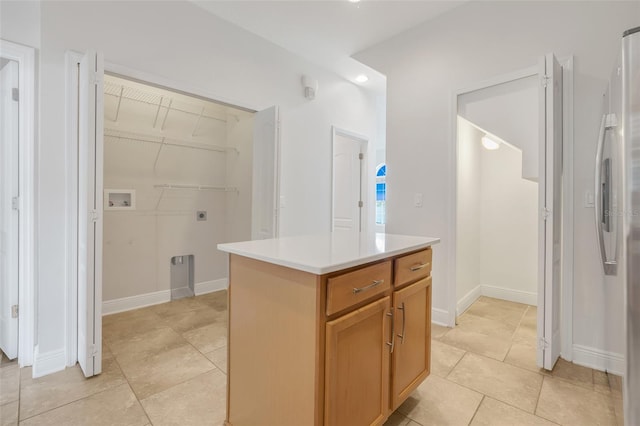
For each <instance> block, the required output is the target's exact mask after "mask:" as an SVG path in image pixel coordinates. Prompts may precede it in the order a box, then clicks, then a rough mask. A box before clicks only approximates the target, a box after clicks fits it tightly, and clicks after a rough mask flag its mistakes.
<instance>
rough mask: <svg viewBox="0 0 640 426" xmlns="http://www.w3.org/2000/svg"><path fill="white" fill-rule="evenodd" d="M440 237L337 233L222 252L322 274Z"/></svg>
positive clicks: (238, 245) (416, 247)
mask: <svg viewBox="0 0 640 426" xmlns="http://www.w3.org/2000/svg"><path fill="white" fill-rule="evenodd" d="M439 242H440V239H439V238H431V237H417V236H410V235H394V234H359V233H352V232H348V231H336V232H331V233H326V234H320V235H306V236H298V237H283V238H273V239H269V240H255V241H243V242H240V243H226V244H218V250H221V251H224V252H227V253H233V254H237V255H240V256H244V257H249V258H251V259H257V260H262V261H264V262H269V263H273V264H276V265H280V266H286V267H289V268H293V269H298V270H300V271H305V272H310V273H312V274H317V275H322V274H327V273H330V272H335V271H339V270H341V269H346V268H351V267H353V266H358V265H363V264H365V263H369V262H373V261H376V260H380V259H384V258H387V257H390V256H395V255H398V254H402V253H408V252H411V251H415V250H419V249H422V248H426V247H429V246H431V245H433V244H437V243H439Z"/></svg>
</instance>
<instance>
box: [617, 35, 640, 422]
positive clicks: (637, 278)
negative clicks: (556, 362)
mask: <svg viewBox="0 0 640 426" xmlns="http://www.w3.org/2000/svg"><path fill="white" fill-rule="evenodd" d="M621 80H622V81H621V87H622V117H621V118H622V123H621V124H622V126H621V140H622V165H623V166H622V167H623V179H622V189H623V192H622V196H623V214H622V215H621V216H622V218H623V219H622V232H623V265H624V270H623V271H622V274H623V280H622V281H623V283H624V284H625V304H626V307H625V309H626V321H625V322H626V337H627V338H626V354H625V355H626V359H625V362H626V371H625V377H624V378H623V394H624V407H625V408H624V413H625V416H624V417H625V424H626V425H640V27H638V28H634V29H631V30H628V31H626V32H625V33H624V35H623V38H622V67H621Z"/></svg>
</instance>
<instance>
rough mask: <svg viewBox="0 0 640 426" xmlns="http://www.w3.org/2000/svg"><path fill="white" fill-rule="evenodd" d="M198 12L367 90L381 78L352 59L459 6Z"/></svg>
mask: <svg viewBox="0 0 640 426" xmlns="http://www.w3.org/2000/svg"><path fill="white" fill-rule="evenodd" d="M194 3H195V4H196V5H198V6H199V7H201V8H202V9H204V10H206V11H207V12H210V13H212V14H214V15H216V16H218V17H220V18H222V19H224V20H226V21H229V22H231V23H233V24H236V25H238V26H239V27H241V28H243V29H245V30H247V31H250V32H252V33H254V34H256V35H258V36H260V37H263V38H265V39H267V40H269V41H271V42H272V43H274V44H277V45H279V46H281V47H283V48H285V49H287V50H289V51H290V52H293V53H295V54H297V55H299V56H301V57H303V58H305V59H307V60H309V61H311V62H313V63H316V64H318V65H320V66H323V67H325V68H327V69H330V70H331V71H334V72H335V73H337V74H338V75H341V76H342V77H344V78H346V79H347V80H350V81H354V80H355V78H356V76H358V75H359V74H366V75H368V76H369V78H370V80H369V81H368V82H367V83H365V84H366V85H368V86H369V87H371V88H374V89H375V88H377V89H380V88H384V76H382V75H381V74H380V73H378V72H376V71H374V70H372V69H371V68H369V67H367V66H366V65H364V64H362V63H360V62H358V61H356V60H355V59H353V58H352V55H354V54H356V53H357V52H360V51H362V50H364V49H366V48H369V47H372V46H374V45H376V44H378V43H380V42H382V41H384V40H386V39H388V38H391V37H393V36H395V35H397V34H399V33H402V32H404V31H407V30H409V29H410V28H413V27H415V26H417V25H419V24H421V23H423V22H425V21H428V20H430V19H433V18H435V17H436V16H439V15H441V14H443V13H445V12H447V11H449V10H451V9H453V8H455V7H457V6H459V5H461V4H464V3H465V1H453V0H451V1H424V0H423V1H420V0H414V1H400V0H379V1H372V0H363V1H361V2H358V3H352V2H350V1H348V0H340V1H326V0H325V1H313V0H297V1H269V0H262V1H238V0H235V1H207V0H194Z"/></svg>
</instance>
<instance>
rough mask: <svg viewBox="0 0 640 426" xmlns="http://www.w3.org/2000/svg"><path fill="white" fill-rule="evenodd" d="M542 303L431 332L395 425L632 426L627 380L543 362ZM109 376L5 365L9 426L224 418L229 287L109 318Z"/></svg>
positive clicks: (474, 311)
mask: <svg viewBox="0 0 640 426" xmlns="http://www.w3.org/2000/svg"><path fill="white" fill-rule="evenodd" d="M535 327H536V309H535V307H531V306H527V305H521V304H517V303H511V302H505V301H502V300H497V299H490V298H486V297H481V298H480V299H479V300H477V301H476V302H475V303H474V304H473V305H472V306H471V307H470V308H469V309H468V310H467V312H465V313H464V314H463V315H462V316H461V317H460V318H459V325H458V326H457V327H456V328H454V329H448V328H445V327H439V326H437V325H434V326H433V328H432V365H431V370H432V373H431V376H429V377H428V378H427V380H425V382H424V383H423V384H422V385H420V387H419V388H418V389H417V390H416V391H415V392H414V393H413V394H412V395H411V396H410V397H409V399H408V400H407V401H406V402H405V403H404V404H403V405H402V406H400V408H399V409H398V410H397V411H396V412H395V413H393V415H392V416H391V417H390V418H389V420H388V421H387V423H386V426H418V425H423V426H427V425H472V426H478V425H509V426H512V425H556V424H561V425H581V426H589V425H605V426H608V425H610V426H616V425H622V419H621V417H620V416H621V412H622V399H621V398H622V395H621V390H620V383H621V381H620V378H619V377H617V376H611V375H607V374H605V373H601V372H598V371H594V370H591V369H589V368H585V367H580V366H577V365H574V364H571V363H568V362H565V361H562V360H560V361H559V362H558V364H557V365H556V367H555V369H554V371H553V372H546V371H544V370H539V369H538V368H537V367H536V365H535V341H536V332H535V331H536V328H535ZM103 337H104V359H103V373H102V374H101V375H99V376H97V377H93V378H90V379H85V378H84V377H83V375H82V373H81V372H80V370H79V368H78V367H77V366H76V367H73V368H68V369H66V370H64V371H61V372H59V373H55V374H52V375H49V376H46V377H42V378H38V379H32V378H31V369H30V368H24V369H19V368H18V366H17V365H16V363H15V362H9V361H8V360H7V359H6V358H4V356H3V357H2V359H1V361H0V426H8V425H17V424H18V422H19V424H20V425H82V426H84V425H87V426H89V425H90V426H99V425H107V424H109V425H140V426H146V425H156V426H160V425H198V426H200V425H221V424H223V421H224V416H225V409H226V369H227V365H226V364H227V363H226V292H218V293H211V294H207V295H203V296H197V297H194V298H189V299H182V300H178V301H174V302H170V303H166V304H162V305H157V306H153V307H149V308H143V309H137V310H135V311H129V312H125V313H122V314H116V315H110V316H106V317H104V321H103Z"/></svg>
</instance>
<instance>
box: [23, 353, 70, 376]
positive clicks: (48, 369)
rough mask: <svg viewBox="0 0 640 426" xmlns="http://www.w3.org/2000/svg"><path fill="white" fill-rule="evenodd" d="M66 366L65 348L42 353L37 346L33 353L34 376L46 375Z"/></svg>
mask: <svg viewBox="0 0 640 426" xmlns="http://www.w3.org/2000/svg"><path fill="white" fill-rule="evenodd" d="M66 366H67V355H66V352H65V350H64V348H62V349H58V350H55V351H49V352H45V353H40V350H39V347H38V346H36V349H35V351H34V354H33V369H32V375H33V378H36V377H42V376H46V375H47V374H51V373H55V372H57V371H62V370H64V369H65V367H66Z"/></svg>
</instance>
